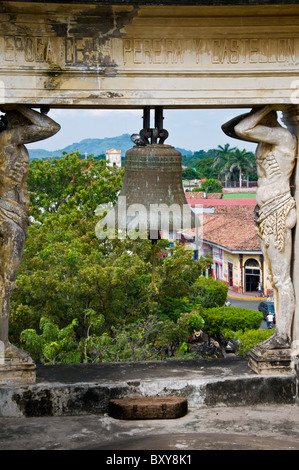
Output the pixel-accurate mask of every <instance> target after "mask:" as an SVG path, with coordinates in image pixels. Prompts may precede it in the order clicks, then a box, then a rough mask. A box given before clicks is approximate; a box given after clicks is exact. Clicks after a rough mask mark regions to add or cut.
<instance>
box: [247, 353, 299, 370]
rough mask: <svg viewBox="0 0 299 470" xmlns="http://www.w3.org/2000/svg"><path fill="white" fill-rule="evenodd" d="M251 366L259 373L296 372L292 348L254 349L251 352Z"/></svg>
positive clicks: (249, 363)
mask: <svg viewBox="0 0 299 470" xmlns="http://www.w3.org/2000/svg"><path fill="white" fill-rule="evenodd" d="M248 356H249V362H248V365H249V367H250V368H251V369H252V370H253V371H254V372H256V373H257V374H266V375H268V374H269V375H273V374H279V373H281V374H295V370H294V365H293V362H292V350H291V349H272V350H264V351H263V350H261V349H258V348H254V349H252V350H251V351H250V352H249V354H248Z"/></svg>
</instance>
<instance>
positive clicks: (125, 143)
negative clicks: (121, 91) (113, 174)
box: [28, 134, 193, 159]
mask: <svg viewBox="0 0 299 470" xmlns="http://www.w3.org/2000/svg"><path fill="white" fill-rule="evenodd" d="M133 145H134V144H133V142H132V141H131V139H130V135H129V134H123V135H120V136H118V137H105V138H104V139H84V140H81V141H80V142H74V143H73V144H71V145H68V146H67V147H64V148H63V149H59V150H43V149H28V152H29V156H30V158H31V159H33V158H53V157H61V156H62V152H67V153H70V152H76V151H77V150H78V151H79V152H80V154H81V155H85V154H87V155H90V154H93V155H94V156H95V157H97V156H98V155H102V154H105V153H106V150H110V149H112V148H115V149H117V150H121V154H122V157H124V156H125V154H126V151H127V150H129V149H130V148H132V147H133ZM177 150H179V151H180V152H181V153H182V155H193V152H192V151H191V150H185V149H179V148H178V149H177Z"/></svg>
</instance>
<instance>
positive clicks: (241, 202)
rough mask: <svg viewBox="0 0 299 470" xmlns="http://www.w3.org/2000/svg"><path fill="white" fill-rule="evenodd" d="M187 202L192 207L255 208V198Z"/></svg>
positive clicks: (189, 200)
mask: <svg viewBox="0 0 299 470" xmlns="http://www.w3.org/2000/svg"><path fill="white" fill-rule="evenodd" d="M186 198H187V202H188V204H189V205H190V206H195V205H204V206H255V205H256V199H255V198H240V199H188V197H187V196H186Z"/></svg>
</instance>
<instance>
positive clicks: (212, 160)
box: [183, 144, 257, 182]
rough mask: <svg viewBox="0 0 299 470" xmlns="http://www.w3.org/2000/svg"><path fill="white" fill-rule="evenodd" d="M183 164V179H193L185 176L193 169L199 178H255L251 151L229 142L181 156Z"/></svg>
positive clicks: (252, 179) (229, 179) (232, 179)
mask: <svg viewBox="0 0 299 470" xmlns="http://www.w3.org/2000/svg"><path fill="white" fill-rule="evenodd" d="M183 165H185V166H186V167H187V168H186V169H185V170H183V174H184V176H183V178H184V179H195V177H192V178H191V177H190V178H187V176H185V174H186V173H187V174H190V175H191V171H190V170H191V169H193V170H196V174H197V177H199V178H201V179H203V178H206V179H216V180H225V179H226V180H227V181H228V182H229V181H239V180H240V176H242V178H243V179H245V178H247V177H248V179H249V180H250V181H256V180H257V173H256V162H255V156H254V154H253V152H249V151H247V150H246V149H243V150H240V149H239V148H237V147H230V145H229V144H225V145H224V146H221V145H218V147H217V148H216V149H210V150H208V151H207V152H205V151H204V150H200V151H198V152H194V154H193V155H191V156H188V155H186V156H183ZM187 170H188V172H187Z"/></svg>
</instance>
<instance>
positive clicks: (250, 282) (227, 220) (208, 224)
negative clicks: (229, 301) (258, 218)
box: [180, 205, 273, 296]
mask: <svg viewBox="0 0 299 470" xmlns="http://www.w3.org/2000/svg"><path fill="white" fill-rule="evenodd" d="M204 207H205V206H203V211H202V213H201V214H200V213H199V214H198V216H199V218H200V222H201V226H202V230H201V234H200V240H196V236H195V230H194V229H193V230H185V231H182V232H181V233H180V235H181V242H182V243H185V244H189V245H191V246H192V247H193V248H194V250H198V256H199V257H200V256H203V255H206V254H208V253H211V254H212V256H213V265H212V276H213V277H214V278H215V279H219V280H221V281H224V282H225V283H226V284H227V285H228V287H229V289H230V290H231V291H233V292H237V293H250V294H254V293H256V294H257V288H258V284H259V283H261V284H262V286H263V292H264V295H266V296H273V288H272V286H271V283H270V275H269V273H268V271H267V266H266V263H265V260H264V257H263V254H262V251H261V248H260V244H259V240H258V236H257V233H256V230H255V227H254V221H253V207H252V205H248V206H247V209H245V206H244V205H241V206H238V205H228V206H227V209H226V208H225V206H224V205H221V206H219V209H220V210H219V212H218V209H217V207H218V206H215V207H214V213H212V214H211V213H205V211H204Z"/></svg>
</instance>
